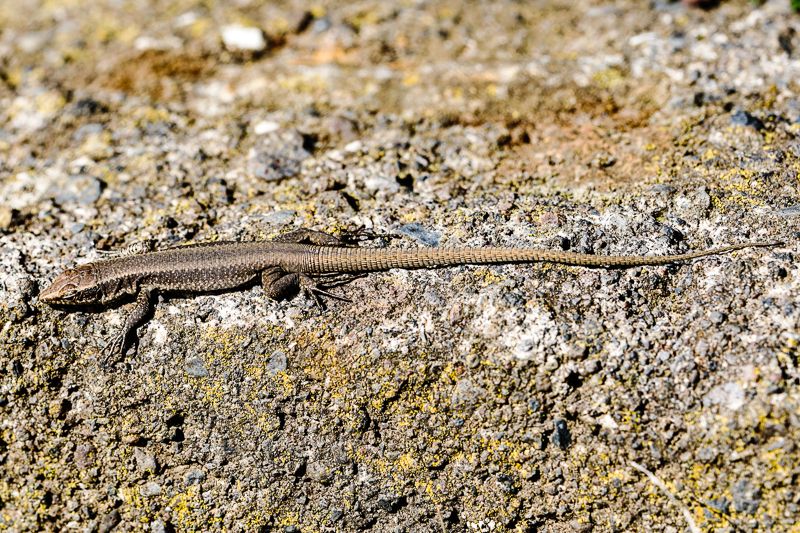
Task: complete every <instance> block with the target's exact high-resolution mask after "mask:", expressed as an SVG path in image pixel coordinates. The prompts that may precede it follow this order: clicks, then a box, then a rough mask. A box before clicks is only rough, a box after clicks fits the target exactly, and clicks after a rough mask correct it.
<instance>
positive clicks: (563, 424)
mask: <svg viewBox="0 0 800 533" xmlns="http://www.w3.org/2000/svg"><path fill="white" fill-rule="evenodd" d="M553 426H554V428H555V430H554V431H553V436H552V437H551V440H552V442H553V444H555V445H556V446H558V447H559V448H561V449H562V450H566V449H567V448H569V445H570V444H572V434H571V433H570V432H569V428H568V427H567V421H566V420H563V419H561V418H556V419H555V420H554V421H553Z"/></svg>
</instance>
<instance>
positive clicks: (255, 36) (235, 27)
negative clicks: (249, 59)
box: [222, 24, 267, 52]
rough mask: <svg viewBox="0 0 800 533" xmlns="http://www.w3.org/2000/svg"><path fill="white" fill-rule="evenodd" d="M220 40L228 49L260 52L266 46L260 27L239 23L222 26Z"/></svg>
mask: <svg viewBox="0 0 800 533" xmlns="http://www.w3.org/2000/svg"><path fill="white" fill-rule="evenodd" d="M222 42H223V44H225V48H227V49H228V50H238V51H246V52H261V51H262V50H264V49H265V48H266V47H267V39H266V38H265V37H264V32H263V31H262V30H261V29H260V28H254V27H252V26H242V25H239V24H230V25H228V26H223V27H222Z"/></svg>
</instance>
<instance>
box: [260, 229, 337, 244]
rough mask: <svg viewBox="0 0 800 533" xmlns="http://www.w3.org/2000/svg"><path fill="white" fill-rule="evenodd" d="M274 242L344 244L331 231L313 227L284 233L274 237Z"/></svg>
mask: <svg viewBox="0 0 800 533" xmlns="http://www.w3.org/2000/svg"><path fill="white" fill-rule="evenodd" d="M273 241H274V242H292V243H297V244H314V245H316V246H342V245H343V244H344V243H343V242H342V241H341V240H339V239H338V238H337V237H334V236H333V235H331V234H330V233H325V232H323V231H316V230H313V229H299V230H295V231H290V232H289V233H283V234H281V235H278V236H277V237H275V238H274V239H273Z"/></svg>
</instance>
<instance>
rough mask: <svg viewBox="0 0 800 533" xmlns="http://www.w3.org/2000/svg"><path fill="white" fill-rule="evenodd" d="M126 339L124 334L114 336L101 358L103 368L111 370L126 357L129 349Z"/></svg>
mask: <svg viewBox="0 0 800 533" xmlns="http://www.w3.org/2000/svg"><path fill="white" fill-rule="evenodd" d="M126 337H127V336H126V335H125V334H124V333H119V334H117V335H114V337H113V338H112V339H111V341H110V342H109V343H108V344H106V345H105V346H104V347H103V349H102V350H101V351H100V358H99V362H100V366H101V367H103V368H105V369H109V368H111V367H112V366H114V364H115V363H117V362H119V361H121V360H122V359H123V358H124V357H125V352H127V348H128V346H127V343H126V342H125V341H126V340H127V339H126Z"/></svg>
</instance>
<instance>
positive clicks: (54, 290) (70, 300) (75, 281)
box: [39, 265, 100, 305]
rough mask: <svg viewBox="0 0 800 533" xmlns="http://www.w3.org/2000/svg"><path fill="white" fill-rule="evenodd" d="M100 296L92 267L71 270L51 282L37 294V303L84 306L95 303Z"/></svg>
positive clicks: (85, 266) (84, 266) (86, 266)
mask: <svg viewBox="0 0 800 533" xmlns="http://www.w3.org/2000/svg"><path fill="white" fill-rule="evenodd" d="M99 296H100V288H99V286H98V284H97V275H96V273H95V269H94V267H92V266H91V265H83V266H79V267H77V268H71V269H69V270H67V271H65V272H64V273H62V274H61V275H59V276H58V277H56V279H54V280H53V283H51V284H50V286H49V287H47V288H46V289H45V290H43V291H42V292H41V293H39V301H42V302H45V303H48V304H51V305H85V304H90V303H96V302H97V301H98V299H99Z"/></svg>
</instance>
